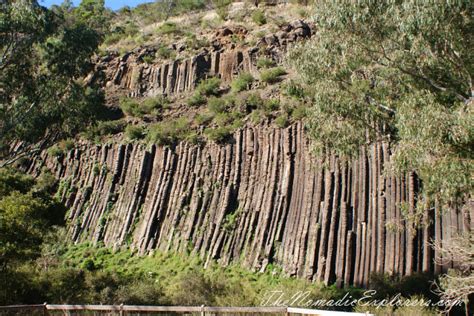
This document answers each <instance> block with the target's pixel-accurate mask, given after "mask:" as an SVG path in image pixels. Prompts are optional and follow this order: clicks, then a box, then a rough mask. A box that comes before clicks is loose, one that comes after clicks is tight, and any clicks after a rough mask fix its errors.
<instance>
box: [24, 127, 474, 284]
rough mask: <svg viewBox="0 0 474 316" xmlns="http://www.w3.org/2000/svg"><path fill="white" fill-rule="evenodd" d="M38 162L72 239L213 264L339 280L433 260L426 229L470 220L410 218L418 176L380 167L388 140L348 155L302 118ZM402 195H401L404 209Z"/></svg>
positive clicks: (92, 148) (442, 233)
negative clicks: (307, 129)
mask: <svg viewBox="0 0 474 316" xmlns="http://www.w3.org/2000/svg"><path fill="white" fill-rule="evenodd" d="M42 158H43V160H41V159H36V160H34V161H33V163H32V165H31V167H30V172H32V173H35V172H37V171H38V170H40V169H41V167H42V166H43V163H44V164H45V165H46V166H47V167H48V168H50V169H51V170H53V172H54V173H55V174H56V176H57V177H58V178H60V179H62V181H61V185H60V190H59V194H61V196H62V198H63V199H64V201H65V202H66V204H67V205H68V206H69V207H70V213H69V214H68V220H69V222H70V225H69V232H70V234H71V236H72V238H73V239H74V241H77V242H78V241H84V240H94V241H96V242H97V241H103V242H104V243H105V244H106V245H108V246H113V247H119V246H124V245H130V246H131V247H132V248H134V249H138V250H139V252H140V253H146V252H148V251H153V250H154V249H159V250H163V251H181V252H183V251H192V252H193V253H195V254H197V255H199V256H201V257H202V258H204V259H206V260H211V259H214V260H218V261H219V262H220V263H222V264H229V263H230V262H232V261H237V260H241V262H243V263H244V264H245V265H247V266H248V267H250V268H252V269H255V270H263V269H264V268H265V267H266V265H267V264H268V263H276V264H278V265H281V266H282V267H283V268H284V270H285V271H286V272H287V273H288V274H289V275H296V276H299V277H303V278H308V279H312V280H323V281H324V282H326V283H332V282H336V283H337V284H339V285H348V284H355V285H366V284H367V282H368V280H369V275H370V273H372V272H376V271H377V272H387V273H392V274H401V275H409V274H411V273H414V272H416V271H427V272H440V271H442V270H446V269H447V268H448V266H438V265H435V264H434V262H433V258H435V257H436V256H438V255H439V254H437V253H435V252H434V251H433V250H432V249H431V248H430V246H429V241H430V240H431V239H435V240H436V239H440V238H442V239H447V238H449V237H450V236H451V234H453V233H455V232H461V231H466V230H470V229H472V228H473V222H472V221H471V218H473V216H474V214H473V209H472V208H471V210H470V211H469V212H470V213H463V212H454V211H451V212H447V213H443V212H442V210H441V208H439V206H437V207H436V208H435V209H431V210H428V211H427V212H426V213H425V214H424V215H423V216H424V217H423V220H424V222H425V224H426V225H425V226H423V227H422V228H418V227H416V226H415V224H414V223H413V222H411V221H410V220H407V219H406V218H409V216H408V217H407V216H404V215H403V214H402V213H404V212H408V215H410V214H413V213H414V212H415V207H416V196H417V192H418V187H419V181H418V179H417V177H416V176H415V175H414V174H408V175H406V176H402V177H394V176H386V175H385V173H384V168H385V167H386V165H387V163H388V162H389V161H390V147H389V146H388V145H387V144H377V145H374V146H373V147H371V148H370V149H368V150H365V151H362V153H361V155H360V157H359V158H358V159H356V160H354V161H351V162H348V161H343V160H340V159H338V158H337V157H329V158H328V159H327V164H326V165H323V164H322V163H321V162H320V161H317V160H316V159H315V158H314V157H311V155H310V150H309V143H308V140H307V138H306V136H305V134H304V128H303V126H302V125H301V124H297V125H293V126H290V127H288V128H286V129H275V128H272V127H268V126H259V127H247V128H244V129H241V130H239V131H237V132H236V133H235V134H234V139H233V142H230V143H228V144H226V145H217V144H207V145H205V146H201V147H200V146H196V145H189V144H186V143H180V144H179V145H177V147H176V148H174V149H171V148H166V147H158V146H152V147H151V148H149V149H147V148H145V147H144V146H143V145H138V144H135V145H134V144H117V143H112V144H104V145H100V146H99V145H83V146H82V148H81V149H75V150H72V151H70V152H69V153H68V154H67V156H66V157H64V158H62V159H58V158H54V157H48V156H47V153H43V156H42ZM404 205H406V210H405V207H404Z"/></svg>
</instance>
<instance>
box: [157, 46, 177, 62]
mask: <svg viewBox="0 0 474 316" xmlns="http://www.w3.org/2000/svg"><path fill="white" fill-rule="evenodd" d="M157 54H158V56H159V57H161V58H163V59H173V58H174V56H175V53H174V51H173V50H172V49H171V48H168V47H166V46H160V48H158V51H157Z"/></svg>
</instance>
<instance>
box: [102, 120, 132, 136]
mask: <svg viewBox="0 0 474 316" xmlns="http://www.w3.org/2000/svg"><path fill="white" fill-rule="evenodd" d="M125 125H126V123H125V122H124V121H123V120H117V121H100V122H98V123H97V127H96V132H97V134H99V135H100V136H105V135H114V134H118V133H121V132H123V130H124V128H125Z"/></svg>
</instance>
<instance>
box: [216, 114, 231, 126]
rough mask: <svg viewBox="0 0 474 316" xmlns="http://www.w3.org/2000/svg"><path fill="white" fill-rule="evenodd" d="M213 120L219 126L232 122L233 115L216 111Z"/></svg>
mask: <svg viewBox="0 0 474 316" xmlns="http://www.w3.org/2000/svg"><path fill="white" fill-rule="evenodd" d="M214 122H215V123H216V124H217V125H219V126H228V125H230V124H232V123H233V122H234V116H233V115H232V113H229V112H223V113H218V114H216V116H215V117H214Z"/></svg>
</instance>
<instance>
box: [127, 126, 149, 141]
mask: <svg viewBox="0 0 474 316" xmlns="http://www.w3.org/2000/svg"><path fill="white" fill-rule="evenodd" d="M144 136H145V135H144V128H143V126H136V125H128V126H127V127H126V128H125V137H127V139H129V140H137V139H142V138H143V137H144Z"/></svg>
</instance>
